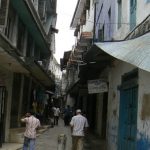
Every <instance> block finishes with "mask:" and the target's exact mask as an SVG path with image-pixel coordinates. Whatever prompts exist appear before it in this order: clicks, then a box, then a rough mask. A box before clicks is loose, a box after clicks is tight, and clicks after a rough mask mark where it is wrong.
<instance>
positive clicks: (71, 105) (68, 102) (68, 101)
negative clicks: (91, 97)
mask: <svg viewBox="0 0 150 150" xmlns="http://www.w3.org/2000/svg"><path fill="white" fill-rule="evenodd" d="M74 103H75V100H74V98H73V97H71V96H70V95H69V94H68V95H67V101H66V105H70V107H73V106H74Z"/></svg>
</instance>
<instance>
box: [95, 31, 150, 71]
mask: <svg viewBox="0 0 150 150" xmlns="http://www.w3.org/2000/svg"><path fill="white" fill-rule="evenodd" d="M95 45H96V46H97V47H99V48H100V49H101V50H102V51H104V52H106V53H107V54H109V55H111V56H113V57H115V58H117V59H120V60H122V61H125V62H127V63H130V64H132V65H134V66H137V67H139V68H141V69H143V70H146V71H150V32H149V33H147V34H145V35H143V36H140V37H138V38H135V39H131V40H126V41H118V42H102V43H101V42H99V43H95Z"/></svg>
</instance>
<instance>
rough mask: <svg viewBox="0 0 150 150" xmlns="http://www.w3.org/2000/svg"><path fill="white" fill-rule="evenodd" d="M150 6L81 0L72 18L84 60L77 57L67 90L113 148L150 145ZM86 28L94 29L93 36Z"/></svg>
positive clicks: (136, 149) (137, 2) (121, 149)
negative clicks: (74, 77) (74, 74)
mask: <svg viewBox="0 0 150 150" xmlns="http://www.w3.org/2000/svg"><path fill="white" fill-rule="evenodd" d="M82 4H83V5H82ZM87 4H90V5H87ZM87 6H90V7H87ZM149 7H150V2H149V1H148V0H145V1H140V0H128V1H125V0H118V1H113V0H108V1H103V0H97V1H92V0H91V1H88V0H87V1H84V0H83V1H81V0H79V1H78V3H77V6H76V9H75V13H74V16H73V19H72V22H71V27H73V28H75V36H76V37H77V42H76V43H75V46H76V49H77V50H78V52H81V51H82V59H81V60H79V57H77V58H78V59H76V65H77V66H78V67H77V68H78V69H76V71H77V72H78V82H74V84H73V85H72V86H71V87H70V88H69V90H67V93H69V95H71V96H72V97H73V98H74V100H75V102H74V106H75V108H81V109H82V110H84V111H85V112H86V115H87V118H88V120H89V124H90V127H91V129H93V131H94V132H96V133H97V134H99V136H100V137H101V138H102V139H104V140H105V141H106V143H107V149H109V150H116V149H118V150H127V149H130V150H141V149H145V150H148V149H149V148H150V146H149V145H150V144H149V143H150V140H149V139H150V138H149V137H150V133H149V80H148V78H149V75H150V73H149V71H150V68H149V36H150V34H149V31H150V28H149V27H150V26H149V25H150V24H149V23H150V22H149V21H150V20H149V14H150V9H149ZM89 8H92V11H91V13H88V12H89V11H88V10H90V9H89ZM85 10H86V11H85ZM83 12H84V13H83ZM81 14H86V15H87V14H91V17H92V21H89V20H88V19H87V18H86V17H85V16H84V15H83V16H84V17H83V16H82V15H81ZM77 18H79V19H77ZM83 18H84V19H85V18H86V19H85V20H84V22H82V21H83ZM89 22H92V23H93V26H92V27H93V28H90V27H89V26H86V25H87V23H89ZM85 26H86V27H88V29H86V30H84V29H85V28H84V27H85ZM81 29H82V30H81ZM80 31H81V32H80ZM83 31H88V32H91V31H92V34H93V36H92V39H91V38H90V40H91V41H90V40H89V39H88V40H87V37H88V36H89V33H86V34H85V32H84V33H83ZM79 35H80V36H79ZM85 35H86V38H85ZM70 60H74V59H73V58H72V55H70ZM77 60H78V61H77ZM68 63H70V61H69V59H68ZM72 76H73V75H71V77H72ZM90 83H92V84H90ZM101 85H102V86H101ZM91 86H92V87H93V88H94V89H92V88H90V87H91ZM90 90H91V91H90ZM98 90H99V91H98ZM90 92H91V93H90ZM70 100H71V99H70Z"/></svg>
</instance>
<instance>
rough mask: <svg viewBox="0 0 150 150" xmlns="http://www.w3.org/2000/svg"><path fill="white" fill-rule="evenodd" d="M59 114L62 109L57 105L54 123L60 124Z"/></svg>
mask: <svg viewBox="0 0 150 150" xmlns="http://www.w3.org/2000/svg"><path fill="white" fill-rule="evenodd" d="M59 115H60V109H59V107H55V109H54V125H58V120H59Z"/></svg>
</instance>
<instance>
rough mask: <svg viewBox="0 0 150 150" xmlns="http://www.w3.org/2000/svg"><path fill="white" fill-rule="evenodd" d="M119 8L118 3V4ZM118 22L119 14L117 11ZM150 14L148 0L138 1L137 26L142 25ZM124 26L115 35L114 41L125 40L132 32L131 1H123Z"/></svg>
mask: <svg viewBox="0 0 150 150" xmlns="http://www.w3.org/2000/svg"><path fill="white" fill-rule="evenodd" d="M116 8H117V3H116ZM116 14H117V15H116V22H117V20H118V12H117V10H116ZM149 14H150V2H148V0H137V12H136V25H138V24H140V23H141V22H142V21H143V20H144V19H145V18H146V17H147V16H148V15H149ZM121 22H122V26H121V28H119V29H117V28H116V31H115V33H114V39H116V40H117V39H118V40H119V39H124V38H125V37H126V36H127V34H128V33H129V32H130V1H127V0H123V1H122V20H121Z"/></svg>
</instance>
